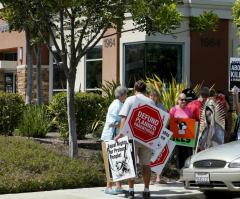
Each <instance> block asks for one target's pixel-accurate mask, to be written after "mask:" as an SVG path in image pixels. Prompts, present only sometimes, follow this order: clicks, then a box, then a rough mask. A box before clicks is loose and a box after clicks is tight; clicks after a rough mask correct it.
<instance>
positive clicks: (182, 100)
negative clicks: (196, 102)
mask: <svg viewBox="0 0 240 199" xmlns="http://www.w3.org/2000/svg"><path fill="white" fill-rule="evenodd" d="M179 100H180V101H182V102H183V101H185V102H186V101H187V99H179Z"/></svg>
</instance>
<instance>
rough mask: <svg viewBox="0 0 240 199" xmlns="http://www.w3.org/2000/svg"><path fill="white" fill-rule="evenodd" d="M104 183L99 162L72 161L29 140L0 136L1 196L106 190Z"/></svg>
mask: <svg viewBox="0 0 240 199" xmlns="http://www.w3.org/2000/svg"><path fill="white" fill-rule="evenodd" d="M100 164H101V163H100ZM104 180H105V177H104V174H103V173H102V172H100V171H99V170H98V165H97V164H96V163H95V162H89V161H81V160H73V159H70V158H68V157H65V156H63V155H59V154H57V153H56V152H53V151H51V150H50V149H46V148H45V147H43V146H42V145H40V144H38V143H36V142H34V141H32V140H28V139H25V138H21V137H4V136H0V194H4V193H20V192H32V191H43V190H44V191H45V190H54V189H68V188H80V187H93V186H102V185H104V183H105V182H104Z"/></svg>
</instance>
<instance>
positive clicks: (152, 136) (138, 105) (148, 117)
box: [122, 98, 171, 149]
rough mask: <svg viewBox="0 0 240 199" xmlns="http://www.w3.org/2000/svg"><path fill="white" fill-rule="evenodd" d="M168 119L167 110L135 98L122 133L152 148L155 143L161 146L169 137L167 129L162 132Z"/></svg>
mask: <svg viewBox="0 0 240 199" xmlns="http://www.w3.org/2000/svg"><path fill="white" fill-rule="evenodd" d="M168 119H169V114H168V113H167V112H165V111H162V110H160V109H159V108H157V107H156V106H154V105H151V104H147V102H145V101H142V100H140V99H139V98H136V102H135V103H134V105H133V106H132V108H131V110H130V112H129V114H128V117H127V120H126V122H125V125H124V127H123V130H122V133H123V134H125V135H127V136H128V137H130V138H132V139H134V140H135V141H137V142H139V143H141V144H143V145H144V146H146V147H148V148H151V149H154V148H155V147H156V146H157V145H159V146H161V147H162V148H163V147H164V146H165V145H166V144H167V142H168V140H169V139H170V137H171V135H170V134H169V133H168V132H167V131H165V133H162V132H163V130H164V129H165V126H166V124H167V121H168Z"/></svg>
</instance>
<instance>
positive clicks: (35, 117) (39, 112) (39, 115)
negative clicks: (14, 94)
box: [17, 105, 50, 137]
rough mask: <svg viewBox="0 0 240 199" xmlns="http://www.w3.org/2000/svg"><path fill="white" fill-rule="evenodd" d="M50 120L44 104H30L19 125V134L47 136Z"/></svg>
mask: <svg viewBox="0 0 240 199" xmlns="http://www.w3.org/2000/svg"><path fill="white" fill-rule="evenodd" d="M49 128H50V120H49V117H48V114H47V111H46V108H45V107H44V106H39V105H28V106H26V108H25V109H24V111H23V117H22V119H21V122H20V123H19V126H18V131H17V134H19V135H21V136H27V137H46V134H47V133H48V130H49Z"/></svg>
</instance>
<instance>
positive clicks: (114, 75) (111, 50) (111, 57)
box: [102, 29, 119, 83]
mask: <svg viewBox="0 0 240 199" xmlns="http://www.w3.org/2000/svg"><path fill="white" fill-rule="evenodd" d="M115 33H116V31H115V29H109V30H108V31H107V32H106V33H105V36H107V37H105V38H104V39H103V43H102V58H103V61H102V82H103V83H104V81H112V80H113V81H119V35H118V34H115Z"/></svg>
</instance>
